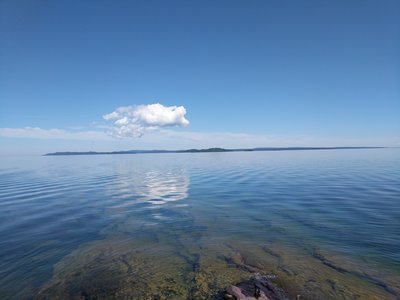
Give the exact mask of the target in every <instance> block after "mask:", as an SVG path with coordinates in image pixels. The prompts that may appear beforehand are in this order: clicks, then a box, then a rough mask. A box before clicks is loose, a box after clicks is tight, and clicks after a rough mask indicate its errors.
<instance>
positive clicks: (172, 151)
mask: <svg viewBox="0 0 400 300" xmlns="http://www.w3.org/2000/svg"><path fill="white" fill-rule="evenodd" d="M380 148H387V147H262V148H243V149H224V148H208V149H187V150H126V151H111V152H97V151H86V152H68V151H66V152H53V153H46V154H44V156H60V155H104V154H107V155H108V154H151V153H205V152H249V151H297V150H339V149H380Z"/></svg>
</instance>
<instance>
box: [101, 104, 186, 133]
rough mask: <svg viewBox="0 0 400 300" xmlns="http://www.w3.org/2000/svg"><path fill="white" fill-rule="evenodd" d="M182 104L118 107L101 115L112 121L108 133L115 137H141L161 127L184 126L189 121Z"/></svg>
mask: <svg viewBox="0 0 400 300" xmlns="http://www.w3.org/2000/svg"><path fill="white" fill-rule="evenodd" d="M185 115H186V109H185V108H184V107H183V106H164V105H162V104H160V103H155V104H149V105H134V106H123V107H118V108H117V109H116V110H115V111H113V112H112V113H109V114H106V115H104V116H103V119H104V120H106V121H111V122H113V128H112V130H110V131H109V132H108V133H109V134H110V135H112V136H115V137H141V136H143V134H144V133H145V132H148V131H153V130H157V129H159V128H162V127H172V126H179V127H186V126H187V125H189V121H188V120H187V119H186V118H185Z"/></svg>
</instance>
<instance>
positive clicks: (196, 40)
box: [0, 0, 400, 154]
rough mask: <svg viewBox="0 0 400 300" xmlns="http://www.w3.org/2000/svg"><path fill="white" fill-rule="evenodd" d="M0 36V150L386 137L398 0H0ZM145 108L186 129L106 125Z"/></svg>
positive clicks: (397, 136)
mask: <svg viewBox="0 0 400 300" xmlns="http://www.w3.org/2000/svg"><path fill="white" fill-rule="evenodd" d="M0 40H1V47H0V66H1V67H0V145H1V148H2V150H1V151H0V153H2V154H10V153H27V154H29V153H42V152H49V151H61V150H76V151H78V150H82V151H83V150H120V149H139V148H140V149H150V148H157V149H158V148H159V149H164V148H170V149H173V148H186V147H199V148H202V147H210V146H221V147H242V146H244V147H259V146H293V145H296V146H328V145H329V146H330V145H338V146H341V145H352V146H362V145H366V146H369V145H382V146H399V145H400V54H399V53H400V2H399V1H390V0H385V1H369V0H362V1H361V0H359V1H348V0H346V1H323V0H318V1H265V0H263V1H257V0H255V1H57V0H56V1H24V0H21V1H11V0H0ZM154 103H160V104H162V105H163V106H165V107H170V106H177V107H180V106H183V107H184V108H185V111H186V114H185V118H186V119H187V120H188V121H189V122H190V124H189V125H188V126H186V125H185V126H186V127H181V126H180V124H175V125H177V126H172V125H174V124H173V123H171V124H170V125H171V126H164V125H162V126H159V127H158V128H154V130H153V129H152V130H149V131H146V132H145V134H144V135H143V136H142V137H122V138H121V137H115V135H112V134H109V133H110V130H111V131H112V130H113V129H112V128H113V126H114V125H113V124H112V123H110V122H109V121H107V120H105V119H104V118H103V116H104V115H107V114H110V113H112V112H113V111H116V110H117V109H118V108H119V107H126V106H131V107H137V106H140V105H144V106H145V105H149V104H154ZM141 124H142V123H141ZM32 128H35V129H32Z"/></svg>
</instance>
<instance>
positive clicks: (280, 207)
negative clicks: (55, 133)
mask: <svg viewBox="0 0 400 300" xmlns="http://www.w3.org/2000/svg"><path fill="white" fill-rule="evenodd" d="M399 249H400V149H365V150H319V151H282V152H242V153H240V152H235V153H187V154H186V153H180V154H172V153H171V154H139V155H99V156H53V157H33V156H32V157H30V156H26V157H2V158H1V169H0V298H1V299H3V298H4V299H31V298H37V299H95V298H96V297H97V299H113V298H115V299H130V298H132V299H213V298H216V299H217V298H218V297H220V292H221V290H223V288H224V287H225V286H226V285H228V284H234V283H237V282H239V281H240V280H243V279H246V278H248V277H249V276H251V274H253V273H255V272H259V273H262V274H268V275H274V276H275V277H274V278H275V279H274V281H275V283H276V284H277V285H279V286H280V287H282V288H284V289H285V290H286V291H287V292H288V295H289V296H290V297H291V298H293V297H296V296H297V295H301V296H302V299H337V298H343V299H357V298H358V299H369V298H370V299H396V298H400V284H399V283H400V251H399Z"/></svg>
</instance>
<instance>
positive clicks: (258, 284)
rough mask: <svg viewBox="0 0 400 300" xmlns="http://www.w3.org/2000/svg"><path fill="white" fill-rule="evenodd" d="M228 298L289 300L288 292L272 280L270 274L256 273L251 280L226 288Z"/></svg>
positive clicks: (237, 299) (236, 299)
mask: <svg viewBox="0 0 400 300" xmlns="http://www.w3.org/2000/svg"><path fill="white" fill-rule="evenodd" d="M224 298H225V299H226V300H256V299H258V300H287V299H289V298H288V297H287V295H286V293H285V292H284V291H283V290H282V289H280V288H278V287H277V286H276V285H275V284H274V283H272V281H271V277H270V276H262V275H260V274H259V273H256V274H254V275H253V276H252V277H251V278H250V279H249V280H246V281H242V282H240V283H238V284H237V285H230V286H228V287H227V288H226V289H225V295H224Z"/></svg>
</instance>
